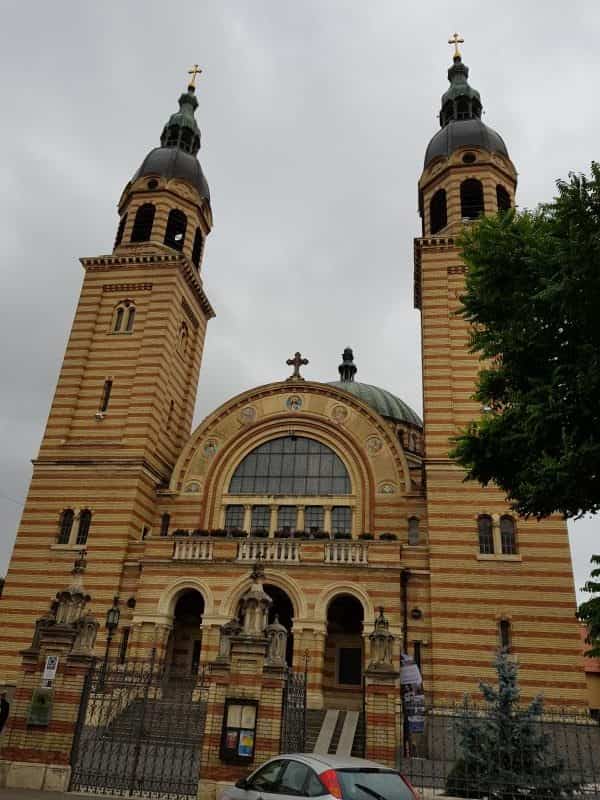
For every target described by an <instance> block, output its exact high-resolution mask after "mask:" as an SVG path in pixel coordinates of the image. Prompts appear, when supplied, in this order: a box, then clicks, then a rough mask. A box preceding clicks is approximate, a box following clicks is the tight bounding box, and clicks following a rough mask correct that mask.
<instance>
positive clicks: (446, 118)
mask: <svg viewBox="0 0 600 800" xmlns="http://www.w3.org/2000/svg"><path fill="white" fill-rule="evenodd" d="M451 41H452V40H451ZM468 78H469V68H468V67H467V65H466V64H463V61H462V57H461V55H460V53H459V51H458V47H457V48H456V51H455V53H454V58H453V63H452V66H451V67H450V69H449V70H448V80H449V81H450V87H449V89H448V90H447V91H446V92H445V93H444V94H443V95H442V103H441V110H440V126H441V130H440V131H438V132H437V133H436V134H435V136H434V137H433V138H432V140H431V141H430V142H429V144H428V146H427V150H426V152H425V166H426V167H427V165H428V164H430V163H431V162H432V161H433V159H434V158H438V157H439V156H443V157H445V158H448V156H450V155H451V154H452V153H453V152H454V151H455V150H457V149H458V148H459V147H481V148H483V149H484V150H488V151H490V152H493V153H501V154H502V155H504V156H506V157H507V158H508V150H507V149H506V145H505V144H504V140H503V139H502V137H501V136H500V134H498V133H496V131H495V130H493V129H492V128H490V127H488V126H487V125H485V124H484V123H483V122H482V121H481V112H482V105H481V97H480V95H479V92H478V91H477V90H476V89H473V87H472V86H470V85H469V81H468Z"/></svg>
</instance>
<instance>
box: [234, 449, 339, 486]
mask: <svg viewBox="0 0 600 800" xmlns="http://www.w3.org/2000/svg"><path fill="white" fill-rule="evenodd" d="M351 490H352V489H351V484H350V477H349V475H348V472H347V470H346V467H345V466H344V464H343V462H342V460H341V458H340V457H339V456H337V455H336V454H335V453H334V452H333V450H331V449H330V448H329V447H327V446H326V445H324V444H321V442H317V441H315V440H314V439H308V438H306V437H305V436H282V437H281V438H278V439H271V441H269V442H265V443H264V444H261V445H260V446H259V447H257V448H256V449H255V450H253V451H252V452H251V453H249V454H248V455H247V456H246V457H245V458H244V459H243V461H242V462H241V463H240V464H239V465H238V467H237V469H236V470H235V472H234V474H233V477H232V479H231V483H230V485H229V492H230V494H268V495H272V494H287V495H331V494H333V495H336V494H337V495H339V494H350V492H351Z"/></svg>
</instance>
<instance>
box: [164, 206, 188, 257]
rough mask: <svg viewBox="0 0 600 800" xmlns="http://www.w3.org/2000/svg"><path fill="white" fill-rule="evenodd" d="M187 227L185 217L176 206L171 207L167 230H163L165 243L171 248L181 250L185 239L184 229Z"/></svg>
mask: <svg viewBox="0 0 600 800" xmlns="http://www.w3.org/2000/svg"><path fill="white" fill-rule="evenodd" d="M186 228H187V217H186V215H185V214H184V213H183V211H180V210H179V209H178V208H172V209H171V211H170V212H169V218H168V220H167V230H166V232H165V244H166V245H167V247H172V248H173V250H179V251H181V250H183V243H184V241H185V229H186Z"/></svg>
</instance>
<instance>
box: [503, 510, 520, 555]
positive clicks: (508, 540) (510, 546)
mask: <svg viewBox="0 0 600 800" xmlns="http://www.w3.org/2000/svg"><path fill="white" fill-rule="evenodd" d="M500 540H501V542H502V552H503V553H504V554H505V555H514V554H515V553H516V552H517V537H516V533H515V521H514V519H513V518H512V517H509V516H508V514H505V515H504V516H502V517H500Z"/></svg>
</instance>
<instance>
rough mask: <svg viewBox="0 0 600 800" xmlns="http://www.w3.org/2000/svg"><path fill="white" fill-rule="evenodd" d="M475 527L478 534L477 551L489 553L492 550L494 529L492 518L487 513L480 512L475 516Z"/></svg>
mask: <svg viewBox="0 0 600 800" xmlns="http://www.w3.org/2000/svg"><path fill="white" fill-rule="evenodd" d="M477 529H478V534H479V552H480V553H484V554H490V553H493V552H494V530H493V527H492V518H491V517H490V515H489V514H481V515H480V516H479V517H478V518H477Z"/></svg>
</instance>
